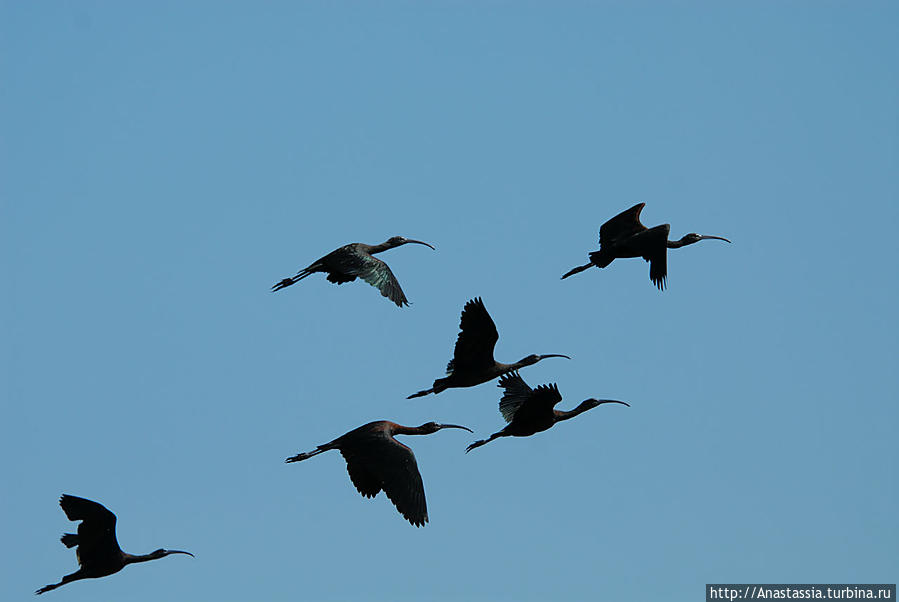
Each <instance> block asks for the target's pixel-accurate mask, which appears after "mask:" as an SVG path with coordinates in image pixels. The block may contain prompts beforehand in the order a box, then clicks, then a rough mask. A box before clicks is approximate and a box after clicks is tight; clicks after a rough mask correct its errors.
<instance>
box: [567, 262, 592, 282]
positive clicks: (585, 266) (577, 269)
mask: <svg viewBox="0 0 899 602" xmlns="http://www.w3.org/2000/svg"><path fill="white" fill-rule="evenodd" d="M592 266H593V264H592V263H587V264H584V265H581V266H578V267H576V268H572V269H570V270H568V272H566V273H565V275H564V276H562V280H565V279H566V278H568V277H569V276H573V275H574V274H577V273H578V272H583V271H584V270H586V269H587V268H589V267H592Z"/></svg>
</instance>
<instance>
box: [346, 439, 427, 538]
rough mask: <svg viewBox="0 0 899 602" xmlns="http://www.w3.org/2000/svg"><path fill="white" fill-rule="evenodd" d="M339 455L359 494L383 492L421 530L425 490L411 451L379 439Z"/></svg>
mask: <svg viewBox="0 0 899 602" xmlns="http://www.w3.org/2000/svg"><path fill="white" fill-rule="evenodd" d="M340 453H341V454H343V457H344V458H345V459H346V462H347V472H349V474H350V479H351V480H352V481H353V485H355V486H356V489H357V490H358V491H359V493H361V494H362V495H364V496H365V497H374V496H375V495H376V494H377V493H378V492H379V491H381V490H382V489H383V490H384V493H386V494H387V497H388V498H390V501H391V502H393V505H394V506H396V509H397V510H398V511H399V513H400V514H402V515H403V516H404V517H405V518H406V520H408V521H409V522H410V523H412V524H413V525H415V526H416V527H421V526H423V525H424V524H425V523H427V522H428V505H427V502H426V501H425V488H424V484H423V483H422V480H421V473H419V472H418V464H417V463H416V462H415V455H414V454H413V453H412V450H411V449H409V448H408V447H406V446H405V445H403V444H402V443H400V442H399V441H397V440H396V439H393V438H392V437H388V438H381V437H378V438H372V439H370V440H368V441H366V442H365V445H364V446H363V445H357V446H354V447H353V448H352V449H347V450H344V449H341V450H340Z"/></svg>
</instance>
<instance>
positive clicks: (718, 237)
mask: <svg viewBox="0 0 899 602" xmlns="http://www.w3.org/2000/svg"><path fill="white" fill-rule="evenodd" d="M708 239H714V240H723V241H724V242H730V241H729V240H727V239H726V238H724V237H723V236H700V237H699V240H708ZM731 244H733V243H731Z"/></svg>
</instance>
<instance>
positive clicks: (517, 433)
mask: <svg viewBox="0 0 899 602" xmlns="http://www.w3.org/2000/svg"><path fill="white" fill-rule="evenodd" d="M499 386H500V387H502V388H504V389H505V390H506V391H505V393H504V394H503V398H502V399H501V400H500V402H499V411H500V412H501V413H502V415H503V418H505V420H506V422H508V423H509V424H507V425H506V427H505V428H504V429H503V430H501V431H499V432H497V433H493V434H492V435H490V437H489V438H487V439H481V440H480V441H475V442H474V443H472V444H471V445H469V446H468V448H467V449H466V450H465V453H468V452H470V451H471V450H473V449H474V448H476V447H480V446H482V445H485V444H487V443H490V442H491V441H493V440H494V439H496V438H497V437H529V436H531V435H533V434H534V433H540V432H542V431H545V430H547V429H549V428H550V427H551V426H552V425H554V424H555V423H557V422H561V421H563V420H568V419H569V418H574V417H575V416H577V415H578V414H582V413H583V412H586V411H587V410H590V409H593V408H595V407H596V406H598V405H602V404H604V403H620V404H622V405H626V406H628V407H630V404H629V403H625V402H623V401H616V400H614V399H587V400H585V401H582V402H581V403H580V404H578V406H577V407H576V408H574V409H573V410H568V411H565V412H563V411H560V410H556V409H554V408H555V405H556V404H557V403H559V402H560V401H562V395H561V394H559V387H558V386H557V385H556V384H555V383H553V384H550V385H540V386H539V387H537V388H536V389H532V388H530V387H529V386H528V385H527V383H525V382H524V380H523V379H522V378H521V376H519V375H518V372H512V373H510V374H506V375H505V376H503V377H502V378H501V379H499Z"/></svg>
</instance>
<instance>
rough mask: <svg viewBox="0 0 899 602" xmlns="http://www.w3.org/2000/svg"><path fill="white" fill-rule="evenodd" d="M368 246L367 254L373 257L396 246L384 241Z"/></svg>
mask: <svg viewBox="0 0 899 602" xmlns="http://www.w3.org/2000/svg"><path fill="white" fill-rule="evenodd" d="M367 246H368V249H367V250H368V254H369V255H374V254H375V253H380V252H381V251H386V250H387V249H392V248H393V247H395V246H397V245H396V244H395V243H392V242H390V241H389V240H385V241H384V242H382V243H381V244H379V245H367Z"/></svg>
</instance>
